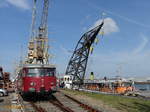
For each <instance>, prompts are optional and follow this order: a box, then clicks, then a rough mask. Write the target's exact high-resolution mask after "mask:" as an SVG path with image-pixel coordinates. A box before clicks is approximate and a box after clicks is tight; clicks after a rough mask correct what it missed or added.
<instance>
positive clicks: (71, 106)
mask: <svg viewBox="0 0 150 112" xmlns="http://www.w3.org/2000/svg"><path fill="white" fill-rule="evenodd" d="M17 100H18V104H19V105H21V106H20V107H22V108H20V109H19V112H101V111H99V110H96V109H94V108H92V107H91V106H89V105H86V104H84V103H82V102H80V101H78V100H77V99H74V98H72V97H70V96H68V95H66V94H64V93H62V92H57V93H56V94H54V95H52V96H51V98H48V99H46V100H39V99H37V101H33V99H31V100H30V101H24V100H23V99H22V97H21V96H20V95H18V99H17Z"/></svg>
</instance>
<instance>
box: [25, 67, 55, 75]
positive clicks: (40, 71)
mask: <svg viewBox="0 0 150 112" xmlns="http://www.w3.org/2000/svg"><path fill="white" fill-rule="evenodd" d="M55 71H56V70H55V68H29V69H28V72H27V73H26V75H27V76H55Z"/></svg>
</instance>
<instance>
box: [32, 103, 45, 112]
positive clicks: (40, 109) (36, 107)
mask: <svg viewBox="0 0 150 112" xmlns="http://www.w3.org/2000/svg"><path fill="white" fill-rule="evenodd" d="M30 104H31V105H32V107H33V108H34V110H35V111H36V112H47V111H46V110H45V109H44V108H42V107H41V106H37V105H36V104H35V103H34V102H30Z"/></svg>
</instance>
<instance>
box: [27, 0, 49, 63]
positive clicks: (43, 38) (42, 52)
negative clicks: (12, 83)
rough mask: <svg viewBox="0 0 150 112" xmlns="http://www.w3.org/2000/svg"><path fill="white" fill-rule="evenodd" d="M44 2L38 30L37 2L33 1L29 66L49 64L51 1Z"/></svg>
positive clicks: (45, 0)
mask: <svg viewBox="0 0 150 112" xmlns="http://www.w3.org/2000/svg"><path fill="white" fill-rule="evenodd" d="M42 1H44V3H43V4H44V6H43V11H42V17H41V23H40V25H39V27H38V29H36V27H35V26H36V25H35V24H36V16H37V8H36V4H37V0H33V4H34V5H33V12H32V25H31V40H30V42H29V46H28V48H29V49H28V56H27V60H26V63H29V64H48V62H49V55H48V26H47V24H48V8H49V0H42Z"/></svg>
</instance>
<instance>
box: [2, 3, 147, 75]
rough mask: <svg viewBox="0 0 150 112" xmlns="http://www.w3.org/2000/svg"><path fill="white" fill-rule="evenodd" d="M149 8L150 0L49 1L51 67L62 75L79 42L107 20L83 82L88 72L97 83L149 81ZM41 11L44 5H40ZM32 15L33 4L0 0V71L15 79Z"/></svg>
mask: <svg viewBox="0 0 150 112" xmlns="http://www.w3.org/2000/svg"><path fill="white" fill-rule="evenodd" d="M149 4H150V1H149V0H115V1H114V0H50V8H49V17H48V28H49V44H50V46H51V47H50V48H51V49H50V53H51V54H52V57H53V58H52V59H51V60H50V62H51V63H54V64H56V66H57V71H58V73H60V74H64V73H65V70H66V67H67V64H68V62H69V59H70V57H71V55H72V52H73V50H74V48H75V46H76V44H77V41H78V40H79V39H80V38H81V36H82V35H83V34H84V33H85V32H86V31H88V30H89V29H91V28H93V27H95V26H96V25H98V24H100V23H101V20H102V18H105V19H104V28H103V31H104V35H103V36H102V35H99V36H98V38H99V39H100V42H99V43H98V44H97V45H94V52H93V54H90V56H89V61H88V67H87V72H86V77H89V73H90V72H91V71H93V72H94V74H95V77H97V78H99V77H104V76H107V77H113V76H116V75H120V76H122V77H143V76H144V77H149V76H150V69H149V67H150V59H149V57H150V49H149V48H150V14H149V10H150V6H149ZM41 8H42V0H38V10H41ZM39 13H40V11H39ZM31 15H32V1H31V0H0V36H1V37H0V39H1V40H0V51H1V52H0V66H3V68H4V71H8V72H11V73H12V74H13V71H14V68H15V66H16V65H17V63H18V62H19V60H20V57H21V54H22V55H23V57H25V56H26V54H27V45H28V41H29V35H30V27H31ZM102 15H103V16H102ZM38 18H40V14H39V15H38Z"/></svg>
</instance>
